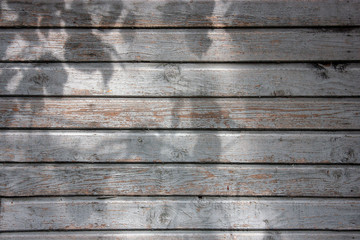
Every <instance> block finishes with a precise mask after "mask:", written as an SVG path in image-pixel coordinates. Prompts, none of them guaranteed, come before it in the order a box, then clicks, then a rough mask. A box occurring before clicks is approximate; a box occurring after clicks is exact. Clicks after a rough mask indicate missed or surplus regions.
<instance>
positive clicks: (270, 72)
mask: <svg viewBox="0 0 360 240" xmlns="http://www.w3.org/2000/svg"><path fill="white" fill-rule="evenodd" d="M0 79H1V81H0V95H5V96H6V95H9V96H11V95H26V96H31V95H52V96H55V95H56V96H161V97H163V96H218V97H221V96H226V97H234V96H360V64H358V63H352V64H316V63H314V64H154V63H102V64H97V63H75V64H65V63H54V64H51V63H50V64H49V63H46V64H45V63H37V64H32V63H29V64H13V63H10V64H0Z"/></svg>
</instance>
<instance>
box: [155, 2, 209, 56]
mask: <svg viewBox="0 0 360 240" xmlns="http://www.w3.org/2000/svg"><path fill="white" fill-rule="evenodd" d="M204 5H206V6H204ZM214 7H215V1H206V2H201V1H195V2H188V1H183V2H179V1H176V2H175V1H174V2H168V3H166V4H164V5H163V6H161V7H159V10H160V11H161V12H162V13H163V15H162V17H163V19H164V22H171V21H172V20H173V19H174V16H176V15H177V16H179V18H181V20H182V21H183V22H184V24H186V23H188V22H191V21H192V19H193V18H194V17H196V19H197V21H199V22H201V24H202V25H206V26H208V27H210V26H211V25H212V21H211V16H212V13H213V10H214ZM204 31H206V33H208V32H209V31H211V29H210V28H207V29H204ZM185 39H186V42H187V47H188V48H189V50H190V51H191V52H192V53H194V54H195V55H196V56H197V57H198V58H199V59H201V57H202V56H203V55H204V54H205V53H206V52H207V51H208V49H209V47H210V46H211V44H212V40H211V39H210V37H209V36H208V34H196V33H193V32H190V31H189V32H187V33H185Z"/></svg>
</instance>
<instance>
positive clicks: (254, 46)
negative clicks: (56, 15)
mask: <svg viewBox="0 0 360 240" xmlns="http://www.w3.org/2000/svg"><path fill="white" fill-rule="evenodd" d="M0 60H3V61H4V60H5V61H44V62H46V61H76V62H82V61H164V62H188V61H192V62H244V61H245V62H246V61H258V62H262V61H330V60H332V61H352V60H360V28H352V29H303V28H296V29H278V28H276V29H275V28H270V29H213V30H208V29H111V30H110V29H107V30H106V29H105V30H95V29H21V30H17V29H1V30H0Z"/></svg>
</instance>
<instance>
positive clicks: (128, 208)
mask: <svg viewBox="0 0 360 240" xmlns="http://www.w3.org/2000/svg"><path fill="white" fill-rule="evenodd" d="M1 208H2V211H1V213H0V214H1V218H2V221H1V222H0V230H3V231H6V230H11V231H15V230H64V229H84V230H85V229H112V230H115V229H119V230H120V229H125V230H126V229H152V230H156V229H229V230H230V229H249V230H250V229H269V230H271V229H283V230H285V229H319V230H321V229H333V230H345V229H346V230H358V229H359V228H360V221H359V212H360V201H359V200H357V199H279V198H275V199H271V198H270V199H264V198H262V199H256V198H251V199H247V198H242V199H239V198H201V199H200V198H189V197H188V198H185V197H183V198H182V197H176V198H170V197H169V198H138V197H137V198H112V199H97V198H80V197H76V198H46V199H44V198H39V199H36V198H30V199H27V198H15V199H6V198H3V199H2V200H1Z"/></svg>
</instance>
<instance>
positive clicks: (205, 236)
mask: <svg viewBox="0 0 360 240" xmlns="http://www.w3.org/2000/svg"><path fill="white" fill-rule="evenodd" d="M358 238H360V233H359V232H353V231H351V232H346V231H336V232H331V231H271V230H269V231H243V232H242V231H214V230H212V231H210V232H204V231H118V232H116V231H81V232H65V231H64V232H60V231H59V232H26V233H2V234H1V235H0V239H1V240H5V239H7V240H14V239H26V240H42V239H44V240H45V239H54V240H58V239H86V240H99V239H104V240H143V239H150V240H168V239H173V240H184V239H189V240H190V239H199V240H219V239H222V240H264V239H272V240H303V239H314V240H339V239H342V240H354V239H358Z"/></svg>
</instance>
